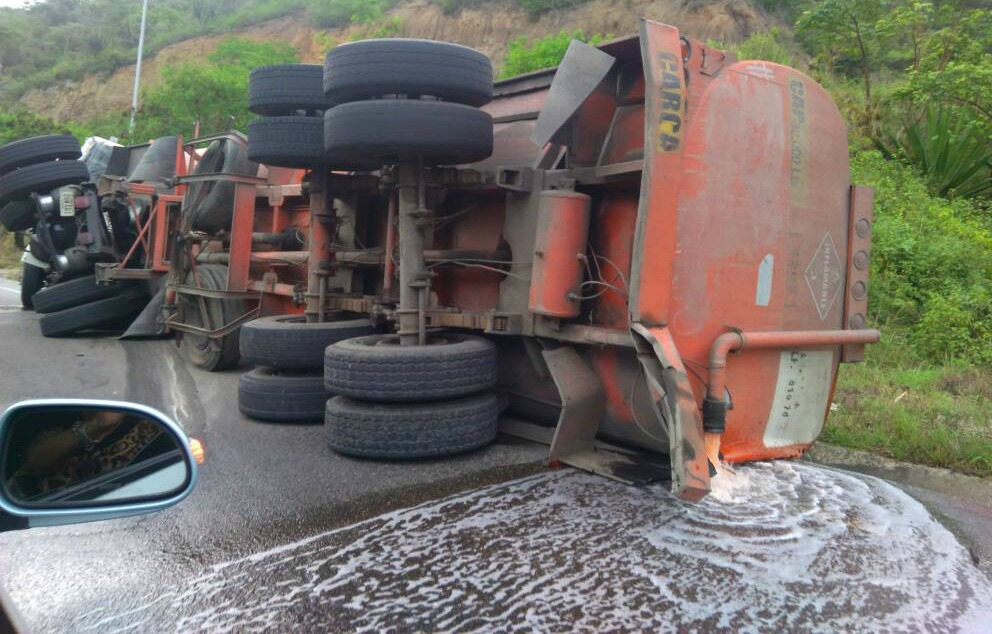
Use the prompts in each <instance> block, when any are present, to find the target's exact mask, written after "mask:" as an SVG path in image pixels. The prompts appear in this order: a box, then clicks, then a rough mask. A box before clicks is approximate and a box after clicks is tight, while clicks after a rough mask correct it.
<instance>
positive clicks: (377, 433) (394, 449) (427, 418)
mask: <svg viewBox="0 0 992 634" xmlns="http://www.w3.org/2000/svg"><path fill="white" fill-rule="evenodd" d="M498 410H499V406H498V402H497V399H496V396H495V395H494V394H493V393H492V392H482V393H480V394H474V395H472V396H468V397H465V398H460V399H456V400H453V401H441V402H437V403H394V404H384V403H366V402H363V401H356V400H353V399H350V398H347V397H344V396H336V397H334V398H332V399H330V400H329V401H327V408H326V413H325V416H324V430H325V433H326V434H327V443H328V444H329V445H330V446H331V448H332V449H334V450H335V451H337V452H339V453H343V454H345V455H349V456H358V457H362V458H406V459H409V458H433V457H438V456H447V455H451V454H456V453H462V452H465V451H471V450H472V449H478V448H479V447H483V446H485V445H488V444H489V443H491V442H492V441H493V439H495V438H496V421H497V418H498V416H499V412H498Z"/></svg>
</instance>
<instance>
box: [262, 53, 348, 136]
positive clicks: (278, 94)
mask: <svg viewBox="0 0 992 634" xmlns="http://www.w3.org/2000/svg"><path fill="white" fill-rule="evenodd" d="M331 105H332V104H331V100H330V99H328V98H327V96H326V95H324V69H323V68H322V67H321V66H319V65H317V64H279V65H277V66H259V67H258V68H256V69H255V70H253V71H251V76H250V77H249V78H248V110H250V111H251V112H254V113H255V114H257V115H261V116H263V117H278V116H281V115H288V114H293V113H294V112H296V111H298V110H306V111H314V110H319V111H324V110H327V109H328V108H330V107H331ZM249 137H250V135H249Z"/></svg>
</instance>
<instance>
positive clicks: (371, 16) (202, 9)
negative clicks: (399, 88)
mask: <svg viewBox="0 0 992 634" xmlns="http://www.w3.org/2000/svg"><path fill="white" fill-rule="evenodd" d="M436 1H437V2H438V4H440V6H441V7H442V9H443V10H444V11H445V12H448V13H451V12H454V11H457V10H458V9H460V8H462V7H463V6H467V5H469V4H476V3H478V2H479V1H480V0H436ZM515 1H516V2H517V3H518V4H519V5H520V6H521V7H522V8H523V9H524V10H525V11H527V13H528V14H530V15H537V14H539V13H542V12H545V11H554V10H559V9H564V8H567V7H570V6H574V5H577V4H581V3H582V2H585V1H587V0H515ZM396 2H397V0H155V2H151V3H149V6H148V24H147V31H146V32H147V39H146V42H145V52H146V54H147V55H154V54H155V53H156V52H157V51H159V50H161V49H162V48H164V47H165V46H168V45H170V44H174V43H176V42H180V41H182V40H185V39H188V38H191V37H195V36H198V35H212V34H219V33H228V32H230V31H232V30H234V29H239V28H244V27H247V26H251V25H253V24H258V23H261V22H265V21H267V20H274V19H276V18H281V17H284V16H287V15H294V14H305V15H306V16H307V19H309V20H311V21H313V23H315V24H316V25H318V26H320V27H322V28H333V27H341V26H347V25H349V24H365V25H372V24H377V23H379V22H387V24H386V25H385V31H381V30H380V29H372V30H370V33H372V34H379V33H384V34H385V35H387V36H388V35H393V34H395V31H396V28H395V27H396V25H395V24H392V26H390V23H391V21H389V20H386V18H385V14H386V12H388V11H389V9H391V8H392V7H393V6H394V5H395V4H396ZM140 24H141V0H45V1H44V2H38V3H34V4H31V5H28V6H26V7H23V8H0V98H2V99H5V100H9V99H16V98H17V97H19V96H20V95H22V94H23V93H24V92H26V91H27V90H30V89H32V88H42V87H45V86H49V85H51V84H53V83H55V82H57V81H62V80H67V79H79V78H81V77H83V76H84V75H87V74H90V73H97V72H107V71H112V70H114V69H116V68H120V67H122V66H126V65H128V64H132V63H133V62H134V58H135V49H136V46H137V43H138V31H139V27H140Z"/></svg>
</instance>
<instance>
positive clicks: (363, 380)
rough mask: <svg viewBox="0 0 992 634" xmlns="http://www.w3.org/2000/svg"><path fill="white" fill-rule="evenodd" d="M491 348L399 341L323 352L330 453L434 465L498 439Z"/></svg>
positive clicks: (391, 338) (450, 336) (477, 343)
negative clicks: (432, 461) (435, 460)
mask: <svg viewBox="0 0 992 634" xmlns="http://www.w3.org/2000/svg"><path fill="white" fill-rule="evenodd" d="M496 372H497V368H496V346H495V345H494V344H493V343H492V342H491V341H489V340H487V339H484V338H482V337H476V336H472V335H462V334H455V333H444V334H439V335H435V336H433V337H431V339H430V340H429V342H428V344H427V345H423V346H401V345H400V344H399V338H398V336H397V335H371V336H368V337H357V338H355V339H347V340H345V341H341V342H338V343H336V344H334V345H332V346H328V348H327V350H326V351H325V352H324V385H325V387H326V388H327V391H328V392H331V393H333V394H337V396H335V397H334V398H332V399H330V400H329V401H327V410H326V416H325V419H324V425H325V429H326V432H327V441H328V443H329V444H330V446H331V448H332V449H334V450H335V451H338V452H340V453H343V454H346V455H350V456H358V457H363V458H394V459H396V458H400V459H408V458H434V457H439V456H446V455H451V454H456V453H461V452H464V451H470V450H472V449H478V448H479V447H482V446H484V445H487V444H489V443H491V442H492V441H493V439H494V438H495V437H496V421H497V417H498V415H499V405H498V401H497V398H496V395H495V393H494V392H493V391H492V388H493V387H495V385H496Z"/></svg>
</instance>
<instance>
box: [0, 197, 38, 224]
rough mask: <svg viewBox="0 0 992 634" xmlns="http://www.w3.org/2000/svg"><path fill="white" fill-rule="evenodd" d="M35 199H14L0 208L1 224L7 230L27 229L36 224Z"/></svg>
mask: <svg viewBox="0 0 992 634" xmlns="http://www.w3.org/2000/svg"><path fill="white" fill-rule="evenodd" d="M34 211H35V209H34V201H33V200H31V199H30V198H29V199H27V200H12V201H10V202H9V203H7V204H6V205H3V207H2V208H0V224H3V226H4V228H5V229H6V230H7V231H25V230H27V229H30V228H31V227H33V226H34Z"/></svg>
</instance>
